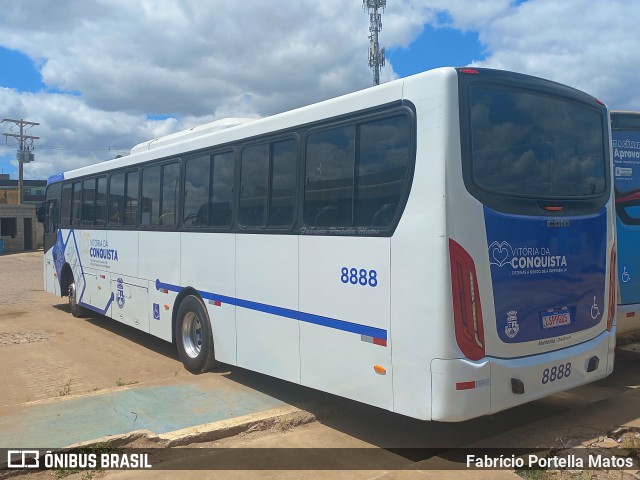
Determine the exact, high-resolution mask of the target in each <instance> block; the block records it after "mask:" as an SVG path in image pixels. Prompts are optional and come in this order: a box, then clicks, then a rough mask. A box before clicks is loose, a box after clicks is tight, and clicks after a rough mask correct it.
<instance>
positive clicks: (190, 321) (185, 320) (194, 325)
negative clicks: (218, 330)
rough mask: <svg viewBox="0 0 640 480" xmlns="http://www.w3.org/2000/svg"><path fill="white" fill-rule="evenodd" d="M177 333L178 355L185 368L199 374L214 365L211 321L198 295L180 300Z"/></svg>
mask: <svg viewBox="0 0 640 480" xmlns="http://www.w3.org/2000/svg"><path fill="white" fill-rule="evenodd" d="M175 334H176V344H177V347H178V355H179V357H180V360H181V361H182V364H183V365H184V368H186V369H187V370H188V371H190V372H191V373H194V374H196V375H199V374H201V373H204V372H206V371H207V370H209V369H210V368H211V367H212V366H213V364H214V363H215V355H214V349H213V334H212V331H211V322H210V321H209V315H208V314H207V310H206V308H205V306H204V305H203V303H202V301H200V299H199V298H198V297H196V296H194V295H189V296H187V297H185V298H184V299H183V300H182V301H181V302H180V306H179V307H178V314H177V317H176V326H175Z"/></svg>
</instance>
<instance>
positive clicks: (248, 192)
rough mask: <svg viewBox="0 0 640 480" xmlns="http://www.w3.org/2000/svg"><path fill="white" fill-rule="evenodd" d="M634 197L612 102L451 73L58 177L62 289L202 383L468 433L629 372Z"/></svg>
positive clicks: (57, 258)
mask: <svg viewBox="0 0 640 480" xmlns="http://www.w3.org/2000/svg"><path fill="white" fill-rule="evenodd" d="M611 184H612V166H611V146H610V127H609V112H608V110H607V108H606V106H605V105H604V104H602V103H601V102H599V101H597V100H596V99H595V98H593V97H591V96H589V95H587V94H585V93H582V92H580V91H577V90H575V89H572V88H569V87H566V86H563V85H559V84H557V83H553V82H550V81H546V80H542V79H539V78H535V77H531V76H526V75H520V74H515V73H510V72H502V71H494V70H488V69H470V68H458V69H456V68H442V69H436V70H432V71H429V72H425V73H423V74H419V75H415V76H412V77H408V78H404V79H400V80H397V81H393V82H389V83H387V84H384V85H380V86H377V87H373V88H369V89H366V90H363V91H360V92H356V93H352V94H349V95H346V96H343V97H340V98H336V99H332V100H328V101H324V102H321V103H318V104H315V105H311V106H307V107H303V108H299V109H296V110H293V111H290V112H286V113H282V114H278V115H275V116H272V117H269V118H263V119H259V120H247V119H227V120H222V121H218V122H213V123H211V124H207V125H204V126H202V127H198V128H195V129H192V130H189V131H186V132H181V133H177V134H173V135H170V136H168V137H163V138H160V139H156V140H154V141H150V142H147V143H143V144H140V145H137V146H136V147H134V148H133V149H132V151H131V154H130V155H128V156H126V157H123V158H118V159H115V160H110V161H107V162H104V163H101V164H97V165H93V166H88V167H84V168H80V169H77V170H73V171H70V172H65V173H64V174H60V175H58V176H55V177H53V178H52V179H51V182H50V184H49V186H48V189H47V200H46V204H45V205H44V207H43V209H42V212H43V213H46V216H44V217H46V218H44V217H43V221H44V223H45V227H46V228H45V230H46V233H45V245H46V246H45V256H44V270H45V273H44V274H45V286H46V290H47V291H49V292H51V293H55V294H57V295H60V296H68V297H69V304H70V308H71V311H72V312H73V313H74V314H75V315H82V314H83V313H84V312H83V311H84V310H85V309H88V310H91V311H93V312H97V313H99V314H102V315H105V316H107V317H111V318H113V319H115V320H117V321H120V322H123V323H125V324H127V325H130V326H131V327H133V328H136V329H140V330H142V331H144V332H147V333H149V334H151V335H155V336H157V337H159V338H162V339H164V340H166V341H168V342H174V343H175V344H176V345H177V349H178V352H179V356H180V359H181V360H182V362H183V363H184V365H185V367H186V368H187V369H188V370H189V371H191V372H194V373H201V372H204V371H206V370H207V369H208V368H209V367H210V366H211V365H212V364H213V362H215V361H219V362H224V363H227V364H230V365H236V366H239V367H243V368H246V369H250V370H254V371H257V372H261V373H264V374H267V375H270V376H273V377H277V378H281V379H285V380H288V381H291V382H296V383H299V384H302V385H306V386H308V387H312V388H315V389H319V390H322V391H326V392H331V393H333V394H337V395H341V396H344V397H347V398H351V399H355V400H358V401H360V402H364V403H367V404H371V405H375V406H377V407H381V408H384V409H388V410H391V411H394V412H398V413H401V414H404V415H408V416H411V417H415V418H419V419H425V420H440V421H461V420H465V419H470V418H474V417H478V416H481V415H485V414H491V413H494V412H498V411H501V410H504V409H506V408H509V407H512V406H515V405H519V404H522V403H525V402H528V401H531V400H534V399H538V398H541V397H544V396H547V395H550V394H552V393H556V392H560V391H564V390H567V389H569V388H573V387H576V386H578V385H583V384H585V383H588V382H591V381H594V380H597V379H601V378H603V377H605V376H607V375H608V374H609V373H610V372H611V371H612V368H613V352H614V347H615V328H614V326H615V325H614V316H615V293H616V273H615V255H616V254H615V242H614V238H615V237H614V235H615V212H614V206H613V201H612V187H611Z"/></svg>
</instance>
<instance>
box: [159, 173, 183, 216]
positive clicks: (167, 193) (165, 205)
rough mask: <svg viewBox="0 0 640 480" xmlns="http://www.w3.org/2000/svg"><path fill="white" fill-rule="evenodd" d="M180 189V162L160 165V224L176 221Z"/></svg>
mask: <svg viewBox="0 0 640 480" xmlns="http://www.w3.org/2000/svg"><path fill="white" fill-rule="evenodd" d="M179 189H180V164H179V163H178V162H175V163H169V164H168V165H163V166H162V200H161V201H162V203H161V205H160V218H159V224H160V225H176V224H177V223H178V191H179Z"/></svg>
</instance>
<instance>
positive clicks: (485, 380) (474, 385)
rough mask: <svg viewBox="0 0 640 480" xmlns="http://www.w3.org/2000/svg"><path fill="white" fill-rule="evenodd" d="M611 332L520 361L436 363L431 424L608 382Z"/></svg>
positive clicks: (432, 371) (612, 352)
mask: <svg viewBox="0 0 640 480" xmlns="http://www.w3.org/2000/svg"><path fill="white" fill-rule="evenodd" d="M615 341H616V339H615V329H614V330H612V331H611V332H607V331H605V332H603V333H601V334H600V335H598V336H597V337H596V338H594V339H592V340H589V341H588V342H584V343H581V344H579V345H574V346H572V347H567V348H564V349H562V350H556V351H554V352H548V353H541V354H539V355H531V356H528V357H522V358H511V359H503V358H492V357H486V358H484V359H482V360H479V361H472V360H467V359H448V360H442V359H434V360H433V361H432V362H431V386H432V395H431V398H432V402H431V408H432V410H431V415H432V420H437V421H443V422H459V421H463V420H469V419H471V418H476V417H479V416H482V415H488V414H492V413H496V412H499V411H501V410H505V409H507V408H511V407H515V406H516V405H521V404H523V403H526V402H530V401H533V400H537V399H539V398H543V397H546V396H548V395H552V394H554V393H558V392H562V391H565V390H569V389H571V388H575V387H578V386H580V385H584V384H587V383H590V382H593V381H595V380H599V379H601V378H604V377H606V376H607V375H609V374H610V373H611V371H612V370H613V356H614V350H615Z"/></svg>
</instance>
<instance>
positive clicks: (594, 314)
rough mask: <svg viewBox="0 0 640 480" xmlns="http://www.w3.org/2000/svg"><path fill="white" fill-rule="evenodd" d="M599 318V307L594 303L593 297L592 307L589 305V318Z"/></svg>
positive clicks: (594, 298)
mask: <svg viewBox="0 0 640 480" xmlns="http://www.w3.org/2000/svg"><path fill="white" fill-rule="evenodd" d="M599 316H600V307H598V304H597V303H596V297H593V305H591V318H593V319H594V320H595V319H596V318H598V317H599Z"/></svg>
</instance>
